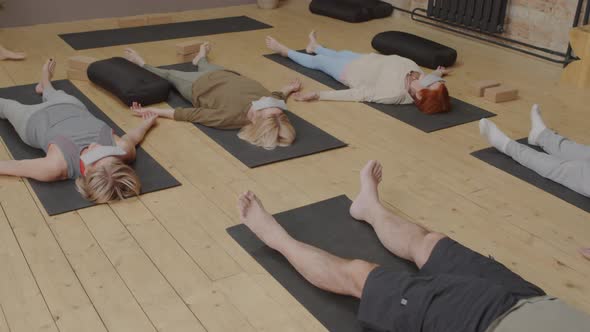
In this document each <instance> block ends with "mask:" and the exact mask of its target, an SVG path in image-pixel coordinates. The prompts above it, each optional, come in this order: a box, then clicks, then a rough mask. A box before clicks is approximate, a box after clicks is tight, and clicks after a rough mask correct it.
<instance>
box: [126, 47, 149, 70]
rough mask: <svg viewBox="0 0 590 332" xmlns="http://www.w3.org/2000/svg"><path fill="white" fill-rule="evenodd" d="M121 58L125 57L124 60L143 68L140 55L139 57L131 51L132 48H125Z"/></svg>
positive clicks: (142, 60) (134, 51)
mask: <svg viewBox="0 0 590 332" xmlns="http://www.w3.org/2000/svg"><path fill="white" fill-rule="evenodd" d="M123 56H124V57H125V59H127V60H129V61H131V62H133V63H134V64H136V65H138V66H140V67H143V66H145V60H144V59H143V58H142V57H141V55H139V53H137V51H136V50H134V49H132V48H126V49H125V51H124V53H123Z"/></svg>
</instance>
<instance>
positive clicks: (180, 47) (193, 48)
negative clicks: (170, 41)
mask: <svg viewBox="0 0 590 332" xmlns="http://www.w3.org/2000/svg"><path fill="white" fill-rule="evenodd" d="M202 44H203V42H202V41H200V40H189V41H186V42H182V43H178V44H176V54H183V55H186V54H194V53H197V52H199V49H200V48H201V45H202Z"/></svg>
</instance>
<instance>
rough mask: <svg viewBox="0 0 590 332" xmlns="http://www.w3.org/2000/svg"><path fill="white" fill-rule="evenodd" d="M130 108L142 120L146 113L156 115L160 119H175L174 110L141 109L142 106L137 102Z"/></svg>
mask: <svg viewBox="0 0 590 332" xmlns="http://www.w3.org/2000/svg"><path fill="white" fill-rule="evenodd" d="M130 108H131V111H132V112H133V115H135V116H137V117H140V118H142V117H143V115H144V114H146V113H154V114H156V115H157V116H158V117H160V118H167V119H174V109H172V108H155V107H141V104H138V103H136V102H134V103H133V105H132V106H131V107H130Z"/></svg>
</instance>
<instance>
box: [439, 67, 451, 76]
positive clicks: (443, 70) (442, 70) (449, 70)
mask: <svg viewBox="0 0 590 332" xmlns="http://www.w3.org/2000/svg"><path fill="white" fill-rule="evenodd" d="M436 70H437V71H439V72H440V73H441V74H442V75H443V76H444V75H448V74H450V73H452V72H453V70H452V69H447V68H446V67H443V66H438V67H437V68H436Z"/></svg>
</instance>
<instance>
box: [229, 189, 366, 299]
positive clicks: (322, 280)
mask: <svg viewBox="0 0 590 332" xmlns="http://www.w3.org/2000/svg"><path fill="white" fill-rule="evenodd" d="M238 209H239V212H240V219H241V221H242V222H243V223H244V224H245V225H246V226H248V228H250V230H252V232H254V234H256V235H257V236H258V238H260V240H262V242H264V243H265V244H266V245H268V246H269V247H271V248H273V249H274V250H277V251H278V252H280V253H281V254H282V255H283V256H285V258H287V260H288V261H289V262H290V263H291V264H292V265H293V267H294V268H295V269H296V270H297V271H298V272H299V273H301V275H303V277H304V278H305V279H306V280H307V281H309V282H310V283H312V284H313V285H315V286H316V287H318V288H321V289H323V290H326V291H329V292H332V293H337V294H343V295H349V296H354V297H357V298H360V297H361V295H362V291H363V287H364V285H365V281H366V280H367V277H368V275H369V273H370V272H371V271H372V270H373V269H374V268H375V267H377V265H375V264H372V263H368V262H365V261H361V260H347V259H343V258H340V257H336V256H334V255H331V254H329V253H327V252H325V251H323V250H321V249H318V248H315V247H312V246H310V245H307V244H305V243H302V242H299V241H297V240H295V239H293V238H292V237H291V236H290V235H289V234H288V233H287V232H286V231H285V230H284V229H283V228H282V227H281V226H280V225H279V224H278V223H277V221H276V220H275V219H274V218H273V217H272V216H271V215H270V214H269V213H268V212H266V210H265V209H264V207H263V206H262V203H261V202H260V200H259V199H258V197H256V195H254V194H253V193H252V192H250V191H248V192H247V193H244V194H242V195H241V196H240V198H239V200H238Z"/></svg>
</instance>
